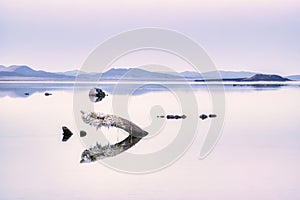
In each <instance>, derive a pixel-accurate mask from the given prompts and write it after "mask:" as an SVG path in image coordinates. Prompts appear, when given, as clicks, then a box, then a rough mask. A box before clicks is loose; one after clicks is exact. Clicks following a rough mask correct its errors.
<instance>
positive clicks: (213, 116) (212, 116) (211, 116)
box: [208, 114, 217, 118]
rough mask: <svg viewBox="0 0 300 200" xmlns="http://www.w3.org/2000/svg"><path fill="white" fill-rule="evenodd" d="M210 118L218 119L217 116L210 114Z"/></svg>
mask: <svg viewBox="0 0 300 200" xmlns="http://www.w3.org/2000/svg"><path fill="white" fill-rule="evenodd" d="M208 116H209V118H215V117H217V115H216V114H209V115H208Z"/></svg>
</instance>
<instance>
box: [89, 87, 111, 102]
mask: <svg viewBox="0 0 300 200" xmlns="http://www.w3.org/2000/svg"><path fill="white" fill-rule="evenodd" d="M105 96H107V94H105V92H103V91H102V90H101V89H99V88H93V89H91V90H90V92H89V98H90V100H91V102H94V103H97V102H100V101H102V99H104V98H105Z"/></svg>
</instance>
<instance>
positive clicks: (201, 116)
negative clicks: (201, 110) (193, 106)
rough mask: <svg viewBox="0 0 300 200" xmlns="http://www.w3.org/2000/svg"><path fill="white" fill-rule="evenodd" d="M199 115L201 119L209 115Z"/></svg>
mask: <svg viewBox="0 0 300 200" xmlns="http://www.w3.org/2000/svg"><path fill="white" fill-rule="evenodd" d="M199 117H200V119H202V120H205V119H206V118H207V115H205V114H202V115H200V116H199Z"/></svg>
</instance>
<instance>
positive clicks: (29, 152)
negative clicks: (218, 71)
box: [0, 82, 300, 200]
mask: <svg viewBox="0 0 300 200" xmlns="http://www.w3.org/2000/svg"><path fill="white" fill-rule="evenodd" d="M91 87H93V85H91V84H82V85H81V86H80V90H79V92H82V94H83V95H87V94H88V92H89V89H90V88H91ZM99 87H100V88H102V89H103V90H104V91H105V92H107V93H108V96H107V97H105V98H104V99H103V100H102V101H101V102H98V103H96V104H95V105H94V107H95V111H99V112H103V113H114V114H119V115H121V114H122V113H121V112H118V110H117V111H115V110H114V109H115V106H118V105H117V103H118V101H116V102H117V103H116V104H114V103H113V102H114V98H119V99H120V100H122V99H127V98H126V97H129V98H128V99H127V100H128V101H127V102H126V110H127V111H128V116H129V118H130V120H131V121H133V122H134V123H136V124H137V125H139V126H140V127H141V128H144V129H145V130H147V131H149V137H147V138H145V139H143V140H142V141H141V142H139V143H138V144H136V146H134V147H133V148H132V149H130V150H128V152H130V153H132V154H139V155H141V154H147V153H151V152H157V151H160V150H161V149H164V148H165V147H166V146H167V145H168V144H169V143H170V142H172V140H174V138H175V137H176V134H177V132H178V130H179V129H180V127H181V126H182V123H183V122H184V120H195V119H191V116H189V115H188V116H187V118H186V119H184V120H167V119H160V118H157V115H161V114H186V113H184V109H183V108H184V107H185V106H186V105H183V104H184V103H185V102H181V101H180V100H179V99H178V98H177V97H176V95H178V94H179V95H189V94H188V93H190V92H192V93H193V95H194V96H195V98H196V102H197V104H198V105H197V106H195V105H188V106H189V107H192V108H194V111H195V112H197V113H199V115H200V114H202V113H205V114H210V113H214V109H213V107H214V105H213V104H212V103H211V97H212V95H213V93H220V90H219V87H218V86H216V87H215V89H214V90H212V91H210V93H209V91H208V89H207V88H206V87H205V85H203V84H198V85H193V86H192V91H187V90H186V88H185V87H182V86H181V85H180V84H173V85H165V86H164V87H162V86H159V85H156V84H148V85H145V86H143V87H139V88H138V89H135V90H134V92H132V91H131V90H128V91H127V90H126V88H130V87H131V86H130V85H126V84H125V87H122V89H121V90H118V92H116V90H114V89H113V88H114V84H109V83H105V84H101V85H99ZM25 92H29V93H30V95H29V96H25V95H24V93H25ZM45 92H51V93H52V94H53V95H51V96H45V95H44V93H45ZM73 98H74V95H73V84H72V83H41V82H40V83H17V82H14V83H0V108H1V113H0V119H1V133H0V138H1V139H0V163H1V165H0V178H1V182H0V199H31V200H32V199H106V200H109V199H112V200H117V199H118V200H120V199H124V200H127V199H214V200H216V199H220V200H221V199H222V200H224V199H253V200H254V199H255V200H256V199H290V200H292V199H300V173H299V168H300V156H299V155H300V134H299V129H300V123H299V119H300V106H299V99H300V87H299V86H298V84H294V85H289V86H278V85H274V86H273V87H259V86H253V87H251V86H236V87H233V86H232V85H230V84H229V85H227V86H225V98H226V101H225V102H224V103H225V111H226V112H225V115H224V116H221V115H219V113H216V114H217V115H218V116H217V118H216V119H214V118H212V119H206V120H201V119H199V118H197V120H196V121H197V135H196V138H195V139H194V141H193V143H192V144H191V146H190V147H189V148H188V150H187V151H186V152H185V153H184V155H183V156H181V158H180V159H178V160H176V161H175V162H174V163H172V164H171V165H169V166H167V167H165V168H163V169H161V170H158V171H156V172H152V173H145V174H139V175H137V174H131V173H124V172H120V171H117V170H114V169H111V168H110V167H107V166H105V165H103V164H101V163H98V162H95V163H88V164H80V163H79V161H80V156H81V153H82V151H83V150H84V149H86V148H88V147H87V146H85V145H84V143H83V142H82V138H80V137H79V134H78V133H79V131H80V128H79V127H80V126H83V125H79V126H78V124H77V121H76V117H75V116H76V113H74V107H73V100H74V99H73ZM86 98H88V96H86ZM154 108H157V109H154ZM223 117H224V119H225V120H224V124H223V127H222V135H221V138H220V139H219V141H218V143H217V145H216V146H215V148H214V149H213V151H212V152H211V153H210V154H209V155H208V156H207V157H206V158H205V159H199V155H200V151H201V147H202V145H203V142H204V141H205V138H206V135H207V132H208V130H209V129H210V126H211V124H212V122H213V120H218V119H220V118H223ZM153 123H156V124H159V127H160V129H159V130H156V133H153V132H150V131H154V130H155V128H156V127H157V126H155V127H153V126H151V124H153ZM62 126H67V127H68V128H69V129H70V130H72V132H73V133H74V135H73V136H72V137H71V138H70V139H69V141H67V142H65V143H62V142H61V139H62V134H61V133H62V130H61V127H62ZM86 130H88V131H91V132H92V131H94V132H95V133H97V131H96V130H95V129H94V128H91V127H89V126H87V127H86ZM99 131H103V133H104V134H105V135H106V136H107V140H109V141H119V140H121V138H122V137H124V136H126V134H125V133H124V132H122V131H119V130H117V129H115V128H111V129H109V130H107V129H104V130H102V129H101V130H98V132H99ZM93 134H94V133H91V135H93ZM87 137H89V132H88V136H87ZM95 138H97V137H95ZM101 142H103V141H100V143H101ZM116 158H117V157H116ZM136 165H139V163H136Z"/></svg>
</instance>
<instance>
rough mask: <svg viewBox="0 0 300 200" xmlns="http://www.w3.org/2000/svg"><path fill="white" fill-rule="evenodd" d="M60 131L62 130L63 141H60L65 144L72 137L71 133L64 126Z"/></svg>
mask: <svg viewBox="0 0 300 200" xmlns="http://www.w3.org/2000/svg"><path fill="white" fill-rule="evenodd" d="M62 130H63V139H62V141H63V142H66V141H67V140H68V139H70V137H71V136H72V135H73V133H72V132H71V131H70V130H69V129H68V128H67V127H66V126H63V127H62Z"/></svg>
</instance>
